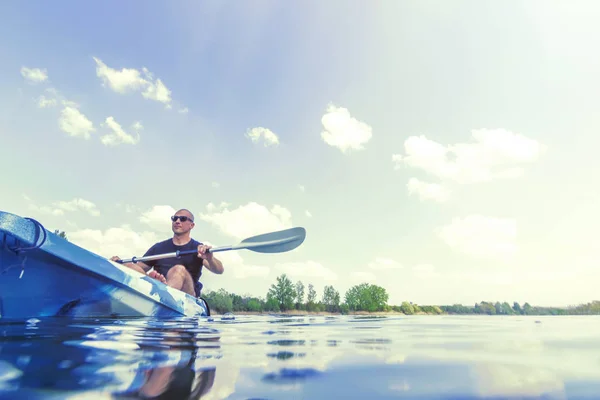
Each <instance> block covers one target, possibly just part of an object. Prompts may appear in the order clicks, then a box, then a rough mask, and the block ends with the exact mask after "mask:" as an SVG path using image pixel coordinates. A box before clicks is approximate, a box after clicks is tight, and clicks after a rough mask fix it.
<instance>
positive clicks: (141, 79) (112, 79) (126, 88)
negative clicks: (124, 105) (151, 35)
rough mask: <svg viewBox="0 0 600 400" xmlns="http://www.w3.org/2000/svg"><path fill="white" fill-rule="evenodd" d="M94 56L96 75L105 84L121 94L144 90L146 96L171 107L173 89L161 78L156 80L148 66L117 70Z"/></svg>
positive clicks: (143, 94)
mask: <svg viewBox="0 0 600 400" xmlns="http://www.w3.org/2000/svg"><path fill="white" fill-rule="evenodd" d="M93 58H94V61H95V62H96V76H98V78H100V79H101V80H102V82H103V86H106V85H108V87H109V88H110V89H112V90H113V91H115V92H117V93H120V94H125V93H127V92H132V91H142V90H143V91H142V96H143V97H144V98H146V99H150V100H154V101H158V102H161V103H164V104H166V105H167V107H168V108H171V107H170V104H169V103H170V102H171V91H170V90H169V89H168V88H167V87H166V86H165V84H164V83H163V82H162V81H161V80H160V79H156V80H154V78H153V75H152V73H151V72H150V71H149V70H148V69H147V68H142V70H141V71H139V70H137V69H135V68H122V69H121V70H116V69H114V68H110V67H109V66H107V65H106V64H105V63H104V62H102V60H100V59H99V58H97V57H93ZM142 75H143V76H142Z"/></svg>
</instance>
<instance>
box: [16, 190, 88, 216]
mask: <svg viewBox="0 0 600 400" xmlns="http://www.w3.org/2000/svg"><path fill="white" fill-rule="evenodd" d="M23 198H24V199H25V202H26V204H27V208H28V209H29V210H32V211H34V212H35V213H36V215H37V214H38V213H39V215H53V216H64V215H65V214H66V212H76V211H85V212H87V213H88V214H90V215H91V216H93V217H97V216H99V215H100V211H99V210H98V207H97V206H96V204H94V203H92V202H91V201H88V200H85V199H82V198H74V199H72V200H69V201H65V200H60V201H55V202H52V203H51V204H50V205H45V206H38V205H37V204H36V203H35V202H34V201H33V200H32V199H31V198H30V197H29V196H27V195H25V194H24V195H23Z"/></svg>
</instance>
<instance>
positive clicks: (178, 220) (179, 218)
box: [171, 208, 195, 235]
mask: <svg viewBox="0 0 600 400" xmlns="http://www.w3.org/2000/svg"><path fill="white" fill-rule="evenodd" d="M194 226H195V224H194V214H192V213H191V211H190V210H188V209H185V208H182V209H180V210H177V212H176V213H175V214H174V215H173V216H172V217H171V229H172V230H173V233H174V234H176V235H184V234H186V233H189V232H190V231H191V230H192V228H193V227H194Z"/></svg>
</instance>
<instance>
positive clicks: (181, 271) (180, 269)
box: [168, 264, 191, 276]
mask: <svg viewBox="0 0 600 400" xmlns="http://www.w3.org/2000/svg"><path fill="white" fill-rule="evenodd" d="M168 275H182V276H191V275H190V273H189V272H188V270H187V269H185V267H184V266H183V265H181V264H177V265H173V266H172V267H171V268H170V269H169V272H168Z"/></svg>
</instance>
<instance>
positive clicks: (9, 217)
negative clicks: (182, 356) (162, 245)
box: [0, 211, 210, 319]
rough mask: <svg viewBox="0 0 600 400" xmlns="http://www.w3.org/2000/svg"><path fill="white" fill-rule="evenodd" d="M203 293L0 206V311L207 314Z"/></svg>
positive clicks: (15, 314)
mask: <svg viewBox="0 0 600 400" xmlns="http://www.w3.org/2000/svg"><path fill="white" fill-rule="evenodd" d="M209 315H210V310H209V308H208V305H207V304H206V302H205V301H204V300H203V299H196V298H195V297H193V296H190V295H188V294H187V293H184V292H182V291H179V290H176V289H174V288H171V287H169V286H167V285H165V284H164V283H161V282H159V281H157V280H155V279H152V278H150V277H149V276H147V275H145V274H141V273H139V272H137V271H134V270H132V269H130V268H127V267H126V266H123V265H121V264H118V263H115V262H113V261H110V260H107V259H106V258H104V257H101V256H99V255H97V254H95V253H92V252H90V251H88V250H86V249H83V248H81V247H79V246H77V245H75V244H73V243H71V242H68V241H67V240H66V239H64V238H62V237H60V236H58V235H56V234H54V233H52V232H50V231H48V230H46V229H45V228H44V227H43V226H42V225H41V224H40V223H39V222H37V221H36V220H33V219H30V218H23V217H20V216H17V215H14V214H11V213H8V212H3V211H0V317H1V318H16V319H23V318H35V317H48V316H73V317H177V316H209Z"/></svg>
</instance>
